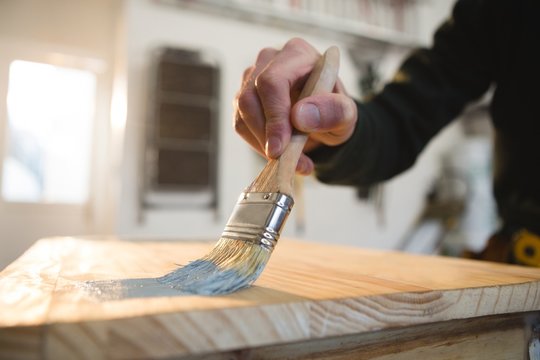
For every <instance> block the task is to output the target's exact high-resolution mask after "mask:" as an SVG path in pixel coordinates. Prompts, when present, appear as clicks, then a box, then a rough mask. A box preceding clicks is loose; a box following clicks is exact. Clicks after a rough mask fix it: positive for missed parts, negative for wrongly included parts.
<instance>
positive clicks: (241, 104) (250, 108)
mask: <svg viewBox="0 0 540 360" xmlns="http://www.w3.org/2000/svg"><path fill="white" fill-rule="evenodd" d="M256 96H257V95H256V94H255V93H254V92H253V91H250V90H245V91H242V92H240V93H239V94H238V96H237V97H236V108H237V110H238V111H239V112H240V113H241V114H251V113H254V112H255V108H256V106H257V104H258V102H257V99H256Z"/></svg>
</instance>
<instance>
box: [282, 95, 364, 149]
mask: <svg viewBox="0 0 540 360" xmlns="http://www.w3.org/2000/svg"><path fill="white" fill-rule="evenodd" d="M356 119H357V108H356V104H355V103H354V101H353V100H352V99H351V98H350V97H349V96H347V95H344V94H333V93H332V94H323V95H315V96H309V97H307V98H304V99H302V100H300V101H299V102H297V103H296V104H295V105H294V107H293V109H292V112H291V122H292V124H293V126H294V127H295V128H297V129H298V130H300V131H303V132H306V133H309V134H310V138H311V139H312V140H314V141H311V142H310V144H309V147H310V148H313V147H314V146H315V145H316V143H317V142H319V143H322V144H325V145H329V146H335V145H339V144H342V143H344V142H345V141H347V140H348V139H349V138H350V137H351V135H352V133H353V131H354V128H355V126H356ZM310 148H307V149H306V151H309V150H311V149H310Z"/></svg>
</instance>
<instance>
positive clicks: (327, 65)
mask: <svg viewBox="0 0 540 360" xmlns="http://www.w3.org/2000/svg"><path fill="white" fill-rule="evenodd" d="M338 69H339V50H338V48H337V47H336V46H331V47H330V48H328V50H326V51H325V52H324V54H323V55H322V56H321V58H320V59H319V61H318V62H317V64H315V67H314V68H313V70H312V71H311V74H310V75H309V78H308V80H307V81H306V84H305V85H304V88H303V89H302V92H301V93H300V96H299V97H298V100H300V99H302V98H305V97H307V96H311V95H316V94H322V93H328V92H332V90H333V89H334V86H335V84H336V81H337V74H338ZM307 138H308V135H307V134H304V133H301V132H299V131H297V130H294V131H293V134H292V136H291V141H290V143H289V144H288V145H287V147H286V148H285V151H284V152H283V154H282V155H281V156H280V157H279V159H276V160H269V161H268V163H267V164H266V166H265V168H264V169H263V170H262V171H261V173H260V174H259V176H258V177H257V178H256V179H255V181H254V182H253V183H252V184H251V185H250V186H249V187H248V188H247V189H246V191H247V192H281V193H284V194H287V195H292V190H293V181H294V174H295V173H296V165H297V164H298V160H299V159H300V155H301V154H302V150H303V149H304V145H305V144H306V141H307Z"/></svg>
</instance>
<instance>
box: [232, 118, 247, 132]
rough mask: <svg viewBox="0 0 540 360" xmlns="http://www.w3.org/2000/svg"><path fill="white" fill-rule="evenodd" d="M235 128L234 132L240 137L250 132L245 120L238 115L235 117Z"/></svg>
mask: <svg viewBox="0 0 540 360" xmlns="http://www.w3.org/2000/svg"><path fill="white" fill-rule="evenodd" d="M233 128H234V131H236V132H237V133H238V134H240V135H243V134H246V133H247V132H248V128H247V125H246V124H245V122H244V120H243V119H242V117H241V116H240V114H238V113H237V114H236V116H235V117H234V120H233Z"/></svg>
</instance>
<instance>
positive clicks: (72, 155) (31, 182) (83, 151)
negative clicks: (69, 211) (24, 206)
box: [2, 60, 96, 204]
mask: <svg viewBox="0 0 540 360" xmlns="http://www.w3.org/2000/svg"><path fill="white" fill-rule="evenodd" d="M95 92H96V76H95V74H94V73H92V72H89V71H83V70H75V69H70V68H64V67H58V66H53V65H49V64H41V63H34V62H28V61H20V60H16V61H14V62H12V63H11V65H10V67H9V84H8V95H7V112H8V114H7V115H8V132H7V152H6V158H5V159H4V162H3V172H2V174H3V175H2V196H3V198H4V199H5V200H6V201H13V202H52V203H75V204H77V203H78V204H81V203H84V202H86V200H87V199H88V192H89V178H90V162H91V141H92V132H93V122H94V121H93V119H94V108H95Z"/></svg>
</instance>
